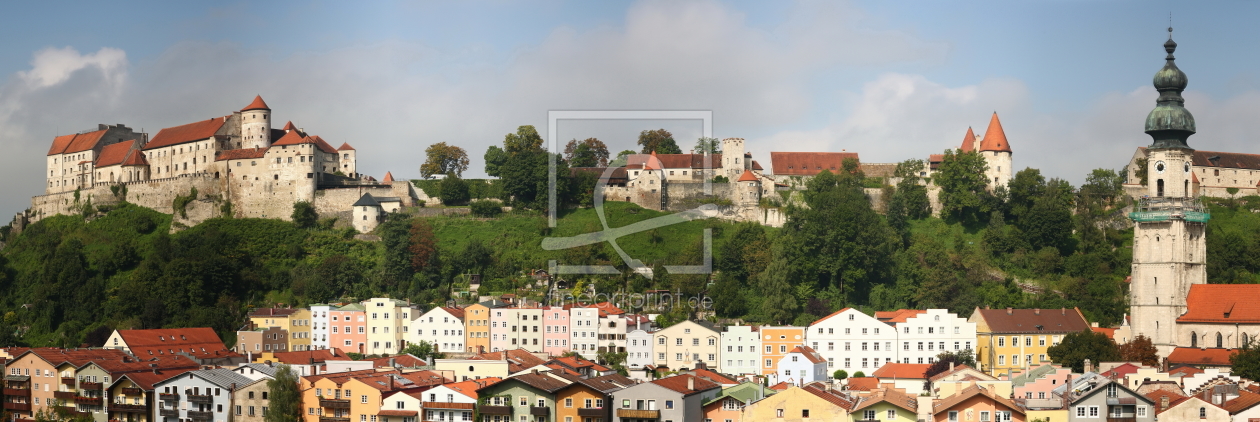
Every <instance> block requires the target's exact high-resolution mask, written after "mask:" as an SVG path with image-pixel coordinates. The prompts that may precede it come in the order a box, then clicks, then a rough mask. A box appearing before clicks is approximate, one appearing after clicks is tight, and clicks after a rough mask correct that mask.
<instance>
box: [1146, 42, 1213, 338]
mask: <svg viewBox="0 0 1260 422" xmlns="http://www.w3.org/2000/svg"><path fill="white" fill-rule="evenodd" d="M1176 49H1177V43H1176V42H1173V40H1172V28H1168V42H1166V43H1164V50H1166V51H1167V52H1168V57H1167V58H1166V59H1165V60H1166V61H1165V63H1164V67H1163V68H1162V69H1160V70H1159V72H1156V73H1155V81H1154V83H1155V89H1157V90H1159V99H1158V100H1156V102H1155V104H1156V105H1155V109H1154V110H1151V113H1150V114H1149V115H1147V116H1146V133H1147V134H1148V135H1150V136H1151V139H1152V140H1153V142H1152V143H1151V145H1150V146H1148V147H1147V149H1146V150H1147V153H1148V156H1147V159H1148V162H1147V177H1146V180H1147V183H1146V187H1147V193H1146V195H1145V196H1143V197H1142V198H1141V201H1140V202H1139V204H1138V206H1137V208H1136V209H1135V210H1134V212H1132V213H1130V214H1129V218H1130V219H1132V220H1133V222H1134V224H1135V227H1134V230H1133V271H1132V274H1133V278H1132V284H1131V285H1130V290H1129V307H1130V311H1131V312H1132V315H1133V324H1132V325H1133V331H1134V334H1135V335H1137V334H1141V335H1145V336H1147V337H1149V338H1150V339H1151V341H1152V342H1153V343H1154V344H1155V347H1156V348H1158V349H1159V352H1160V354H1161V355H1163V356H1168V354H1169V353H1171V352H1172V350H1173V348H1175V347H1176V346H1177V344H1178V343H1182V342H1185V343H1188V341H1185V340H1184V339H1180V338H1179V335H1178V332H1177V329H1176V321H1177V318H1178V317H1180V316H1181V315H1182V314H1184V313H1185V311H1186V295H1187V294H1188V293H1189V291H1190V286H1191V285H1194V284H1203V283H1206V282H1207V273H1206V267H1205V262H1206V259H1205V256H1204V255H1205V254H1206V252H1207V247H1206V243H1204V241H1203V234H1204V229H1205V227H1204V225H1205V223H1207V220H1208V218H1209V215H1208V213H1207V212H1206V211H1205V210H1204V208H1203V206H1202V204H1200V202H1199V201H1198V198H1196V197H1194V196H1193V193H1192V190H1191V186H1190V183H1191V178H1192V173H1191V158H1192V156H1193V154H1194V149H1191V148H1190V146H1189V145H1188V144H1186V139H1187V138H1189V137H1190V135H1193V134H1194V132H1195V126H1194V116H1193V115H1191V114H1190V111H1188V110H1186V109H1185V107H1184V105H1185V99H1184V98H1182V97H1181V92H1182V91H1183V90H1185V89H1186V82H1187V79H1186V74H1185V73H1183V72H1182V71H1181V69H1178V68H1177V64H1176V63H1174V58H1173V51H1174V50H1176Z"/></svg>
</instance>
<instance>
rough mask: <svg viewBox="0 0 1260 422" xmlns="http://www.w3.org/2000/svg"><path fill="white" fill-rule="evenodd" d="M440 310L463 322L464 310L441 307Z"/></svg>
mask: <svg viewBox="0 0 1260 422" xmlns="http://www.w3.org/2000/svg"><path fill="white" fill-rule="evenodd" d="M441 309H442V310H443V311H446V313H448V314H451V316H453V317H455V318H459V319H460V320H461V321H463V320H464V308H458V307H450V306H442V307H441Z"/></svg>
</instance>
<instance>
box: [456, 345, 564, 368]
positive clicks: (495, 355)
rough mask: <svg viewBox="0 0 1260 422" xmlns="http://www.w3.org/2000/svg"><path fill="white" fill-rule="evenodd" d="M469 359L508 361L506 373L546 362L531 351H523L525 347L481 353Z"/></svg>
mask: <svg viewBox="0 0 1260 422" xmlns="http://www.w3.org/2000/svg"><path fill="white" fill-rule="evenodd" d="M469 359H475V360H506V361H507V362H508V373H516V372H520V371H524V370H526V369H529V368H533V367H535V366H538V365H542V364H543V363H546V361H544V360H542V359H540V358H539V357H538V356H534V354H533V353H530V352H528V351H525V349H512V350H504V351H501V352H490V353H482V354H479V355H476V356H473V357H471V358H469Z"/></svg>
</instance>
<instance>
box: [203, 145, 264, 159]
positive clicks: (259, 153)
mask: <svg viewBox="0 0 1260 422" xmlns="http://www.w3.org/2000/svg"><path fill="white" fill-rule="evenodd" d="M266 155H267V150H266V149H264V148H243V149H229V150H227V151H219V152H218V153H215V154H214V161H224V160H247V159H251V158H263V157H264V156H266Z"/></svg>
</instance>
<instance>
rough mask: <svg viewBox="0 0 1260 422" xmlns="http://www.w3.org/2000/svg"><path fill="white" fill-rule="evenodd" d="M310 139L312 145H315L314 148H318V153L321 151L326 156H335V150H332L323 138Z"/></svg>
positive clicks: (316, 136) (317, 136)
mask: <svg viewBox="0 0 1260 422" xmlns="http://www.w3.org/2000/svg"><path fill="white" fill-rule="evenodd" d="M310 138H311V141H312V143H314V144H315V147H316V148H319V150H320V151H323V152H324V153H326V154H337V149H336V148H333V147H332V145H329V144H328V142H327V141H324V138H321V137H320V136H319V135H314V136H311V137H310Z"/></svg>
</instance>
